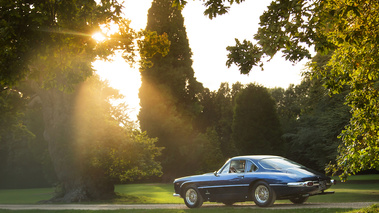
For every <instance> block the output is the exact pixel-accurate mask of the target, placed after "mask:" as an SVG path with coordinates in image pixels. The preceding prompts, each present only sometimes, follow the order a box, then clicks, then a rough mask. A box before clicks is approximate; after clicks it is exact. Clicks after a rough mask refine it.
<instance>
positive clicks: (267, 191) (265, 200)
mask: <svg viewBox="0 0 379 213" xmlns="http://www.w3.org/2000/svg"><path fill="white" fill-rule="evenodd" d="M252 193H253V200H254V203H255V204H256V205H257V206H259V207H268V206H272V205H273V204H274V202H275V199H276V195H275V192H274V190H272V189H271V187H270V186H269V185H268V184H267V183H266V182H264V181H259V182H257V183H256V184H254V187H253V191H252Z"/></svg>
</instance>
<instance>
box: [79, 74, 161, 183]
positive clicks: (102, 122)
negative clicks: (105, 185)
mask: <svg viewBox="0 0 379 213" xmlns="http://www.w3.org/2000/svg"><path fill="white" fill-rule="evenodd" d="M79 91H80V92H79V93H78V94H76V95H77V103H76V106H77V107H76V109H75V114H74V117H73V120H72V121H73V123H72V129H73V130H72V132H73V133H74V134H75V137H74V138H73V139H74V140H75V142H74V144H75V150H76V153H75V155H76V159H77V163H80V164H82V168H83V171H82V172H83V173H84V174H83V176H87V175H89V176H90V178H101V177H102V176H104V177H105V178H107V179H109V180H110V181H111V182H112V183H117V182H126V181H134V180H141V179H144V178H147V177H151V176H159V175H161V166H160V163H159V162H157V161H156V157H157V156H159V155H160V153H161V150H162V148H158V147H156V146H155V143H156V141H157V140H156V139H152V138H149V137H148V136H147V135H146V133H143V132H140V131H138V130H134V129H133V128H134V125H133V123H132V122H130V121H129V120H128V117H125V116H122V114H121V113H120V112H119V110H125V109H123V108H119V107H118V108H116V107H114V106H113V105H111V103H110V102H109V100H110V99H112V98H117V97H120V95H119V94H118V92H117V91H116V90H114V89H112V88H110V87H108V86H107V85H106V84H104V82H101V81H100V80H99V79H98V77H97V76H94V77H92V78H90V79H89V80H87V81H86V82H84V83H82V84H81V87H80V90H79ZM114 115H118V116H114ZM120 121H121V122H120ZM120 123H122V124H123V125H122V126H121V125H120ZM95 175H96V176H97V177H95Z"/></svg>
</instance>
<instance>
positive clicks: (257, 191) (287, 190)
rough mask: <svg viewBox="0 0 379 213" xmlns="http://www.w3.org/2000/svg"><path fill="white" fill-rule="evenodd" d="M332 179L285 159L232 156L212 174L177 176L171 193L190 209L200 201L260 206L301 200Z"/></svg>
mask: <svg viewBox="0 0 379 213" xmlns="http://www.w3.org/2000/svg"><path fill="white" fill-rule="evenodd" d="M334 183H335V182H334V180H331V179H330V178H329V177H327V176H325V175H323V174H320V173H317V172H315V171H313V170H311V169H308V168H306V167H304V166H302V165H300V164H298V163H295V162H293V161H290V160H288V159H286V158H283V157H279V156H271V155H259V156H258V155H252V156H239V157H233V158H231V159H229V160H228V161H226V163H225V164H224V165H223V166H222V167H221V169H220V170H218V171H216V172H214V173H208V174H203V175H196V176H188V177H182V178H178V179H176V180H175V181H174V188H175V193H174V196H176V197H181V198H183V199H184V202H185V204H186V205H187V207H189V208H198V207H200V206H201V205H202V204H203V201H211V202H222V203H224V204H226V205H232V204H233V203H235V202H244V201H251V200H252V201H254V202H255V204H256V205H258V206H260V207H267V206H271V205H273V203H274V202H275V200H282V199H289V200H290V201H292V202H293V203H296V204H301V203H304V202H305V201H306V200H307V199H308V197H309V196H313V195H323V194H332V193H334V192H325V190H327V189H328V188H330V186H331V185H333V184H334Z"/></svg>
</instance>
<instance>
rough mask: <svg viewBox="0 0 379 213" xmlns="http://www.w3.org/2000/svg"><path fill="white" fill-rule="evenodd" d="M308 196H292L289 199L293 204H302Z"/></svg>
mask: <svg viewBox="0 0 379 213" xmlns="http://www.w3.org/2000/svg"><path fill="white" fill-rule="evenodd" d="M308 198H309V197H301V196H299V197H294V198H291V199H290V201H291V202H292V203H293V204H303V203H304V202H305V201H307V200H308Z"/></svg>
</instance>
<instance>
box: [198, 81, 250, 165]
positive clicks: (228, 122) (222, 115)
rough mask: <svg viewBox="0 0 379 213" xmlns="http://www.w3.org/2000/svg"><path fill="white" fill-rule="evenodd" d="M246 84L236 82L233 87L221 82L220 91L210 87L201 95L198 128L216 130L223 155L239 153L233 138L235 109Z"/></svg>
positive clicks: (201, 130) (230, 155) (204, 131)
mask: <svg viewBox="0 0 379 213" xmlns="http://www.w3.org/2000/svg"><path fill="white" fill-rule="evenodd" d="M243 87H244V85H242V84H240V83H235V84H233V85H232V88H230V87H229V84H228V83H221V85H220V88H219V89H218V91H212V92H210V91H209V89H204V91H203V92H202V93H201V95H200V96H199V99H200V103H201V105H202V106H203V110H202V111H201V113H200V114H199V115H198V116H197V118H196V125H195V126H196V128H197V129H198V131H200V132H202V133H206V132H208V131H209V130H210V131H215V132H216V135H217V138H218V139H217V140H218V141H219V143H220V145H219V146H220V149H221V151H222V155H223V156H224V157H225V158H227V157H233V156H234V155H236V154H237V152H236V149H235V145H234V143H233V140H232V124H233V109H234V104H235V101H234V100H235V98H236V96H237V94H238V92H239V91H240V90H242V89H243Z"/></svg>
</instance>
